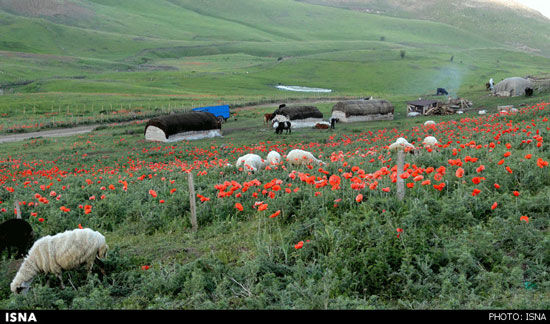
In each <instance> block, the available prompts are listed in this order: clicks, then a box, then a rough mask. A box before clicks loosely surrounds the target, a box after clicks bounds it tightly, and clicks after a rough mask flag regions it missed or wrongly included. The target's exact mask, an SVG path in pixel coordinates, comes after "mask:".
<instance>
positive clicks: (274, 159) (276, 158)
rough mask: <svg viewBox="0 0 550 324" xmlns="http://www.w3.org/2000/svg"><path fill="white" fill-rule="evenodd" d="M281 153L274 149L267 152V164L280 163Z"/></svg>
mask: <svg viewBox="0 0 550 324" xmlns="http://www.w3.org/2000/svg"><path fill="white" fill-rule="evenodd" d="M281 159H282V158H281V154H279V153H277V152H276V151H271V152H269V153H268V154H267V157H266V160H267V164H268V165H278V164H279V163H281Z"/></svg>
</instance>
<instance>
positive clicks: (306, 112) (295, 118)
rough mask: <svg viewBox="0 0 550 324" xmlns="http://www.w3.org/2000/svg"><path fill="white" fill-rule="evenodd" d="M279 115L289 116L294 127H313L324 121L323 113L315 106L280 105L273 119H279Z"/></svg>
mask: <svg viewBox="0 0 550 324" xmlns="http://www.w3.org/2000/svg"><path fill="white" fill-rule="evenodd" d="M281 106H282V105H281ZM278 115H279V116H285V117H286V118H288V119H289V120H290V122H291V123H292V125H291V127H292V128H301V127H313V126H315V125H316V124H317V123H320V122H322V121H323V113H322V112H320V111H319V109H317V107H315V106H283V107H279V108H278V109H277V110H275V111H274V112H273V114H272V115H271V116H272V118H271V120H272V121H273V120H279V117H277V116H278Z"/></svg>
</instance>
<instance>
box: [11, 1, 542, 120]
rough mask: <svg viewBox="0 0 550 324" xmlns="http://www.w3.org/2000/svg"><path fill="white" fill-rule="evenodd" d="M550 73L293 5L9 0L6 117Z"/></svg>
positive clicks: (470, 34) (414, 91) (398, 28)
mask: <svg viewBox="0 0 550 324" xmlns="http://www.w3.org/2000/svg"><path fill="white" fill-rule="evenodd" d="M396 1H397V0H396ZM37 3H39V4H41V5H40V6H38V7H33V6H32V5H31V4H37ZM61 5H62V6H61ZM67 8H70V9H71V10H68V9H67ZM544 37H545V36H544V35H543V36H541V37H540V38H539V40H540V39H544ZM401 51H404V52H405V53H406V55H405V58H403V59H402V58H401V57H400V52H401ZM451 56H454V62H450V60H449V58H450V57H451ZM548 66H550V60H549V59H547V58H545V57H543V56H540V55H537V54H536V53H534V54H526V53H524V52H521V51H519V50H518V49H516V47H515V46H510V44H507V43H502V42H499V41H498V40H495V39H493V38H491V37H487V35H486V34H484V33H483V32H478V31H476V30H474V29H472V28H470V30H468V29H463V28H459V27H456V26H452V25H450V24H445V23H442V22H434V21H429V20H420V19H411V17H409V18H399V17H388V16H384V15H375V14H365V13H364V12H360V11H351V10H347V9H341V8H333V7H329V6H319V5H312V4H309V3H304V2H297V1H293V0H233V1H230V2H229V1H222V0H201V1H196V0H132V1H130V0H78V1H77V0H41V1H39V2H36V1H32V0H17V1H15V0H0V88H3V89H4V93H5V95H4V96H3V97H2V99H3V100H2V102H0V109H8V108H10V109H13V108H18V107H25V106H33V107H35V106H38V107H39V109H41V108H40V107H42V108H44V109H45V107H46V108H50V106H51V105H52V103H53V104H54V105H55V104H56V99H55V96H56V95H58V94H59V93H63V94H68V96H65V97H63V104H64V105H71V104H72V103H71V100H70V94H73V95H74V98H75V100H74V104H75V105H77V106H84V107H87V106H90V105H92V106H93V102H90V101H89V98H97V100H98V101H100V102H101V103H102V104H104V103H110V102H111V103H112V104H114V105H117V104H119V103H121V101H122V102H123V103H124V104H125V105H126V104H131V105H136V104H137V105H139V102H140V100H142V99H143V97H144V96H148V95H170V94H177V95H186V96H195V97H197V98H199V99H200V102H201V103H205V104H209V103H210V102H206V100H207V99H204V98H212V99H211V100H212V103H216V102H219V101H220V100H222V99H223V98H232V100H233V102H235V101H249V100H257V99H258V98H262V99H266V98H281V97H288V96H293V95H296V94H294V93H283V92H281V91H279V90H276V89H275V88H274V85H277V84H278V83H283V84H293V85H303V86H312V87H323V88H330V89H333V90H334V93H333V95H335V96H345V95H352V96H356V95H357V96H361V95H363V94H364V93H368V94H377V95H379V96H389V97H391V96H394V95H395V96H401V95H405V96H414V97H417V96H419V95H422V94H425V93H431V92H433V89H434V88H435V87H439V86H442V87H446V88H449V89H450V90H451V91H452V92H453V93H458V92H463V91H469V90H470V89H472V88H473V87H478V86H480V85H482V84H484V83H485V82H486V80H487V79H488V78H489V77H494V78H496V79H499V78H504V77H507V76H511V75H527V74H538V73H540V72H541V71H544V69H545V67H546V68H547V67H548ZM31 81H32V82H31ZM29 82H31V83H29ZM18 83H24V85H20V86H17V85H16V84H18ZM24 93H29V94H30V93H40V94H41V95H40V96H27V97H25V96H24V95H21V94H24ZM43 93H50V94H51V95H50V98H45V99H44V102H41V101H40V100H41V99H40V98H42V94H43ZM86 94H89V95H86ZM112 94H116V95H115V96H113V95H112ZM16 95H17V96H16ZM52 96H53V97H52ZM122 96H125V97H126V98H127V100H126V99H124V100H123V99H122ZM82 98H85V99H82ZM173 100H176V99H173ZM180 103H181V104H182V105H187V104H188V101H181V102H180ZM82 109H84V110H90V109H87V108H82Z"/></svg>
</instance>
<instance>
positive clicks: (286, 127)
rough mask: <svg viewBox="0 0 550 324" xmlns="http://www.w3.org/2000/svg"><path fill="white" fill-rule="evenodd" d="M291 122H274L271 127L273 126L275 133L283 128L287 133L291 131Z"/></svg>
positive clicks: (281, 131) (279, 132)
mask: <svg viewBox="0 0 550 324" xmlns="http://www.w3.org/2000/svg"><path fill="white" fill-rule="evenodd" d="M291 126H292V123H291V122H289V121H283V122H275V123H274V124H273V127H274V128H275V134H282V133H283V130H286V133H287V134H290V133H292V130H291Z"/></svg>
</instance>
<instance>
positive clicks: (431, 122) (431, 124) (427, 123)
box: [424, 120, 435, 126]
mask: <svg viewBox="0 0 550 324" xmlns="http://www.w3.org/2000/svg"><path fill="white" fill-rule="evenodd" d="M424 126H435V122H434V121H433V120H427V121H426V122H425V123H424Z"/></svg>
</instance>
